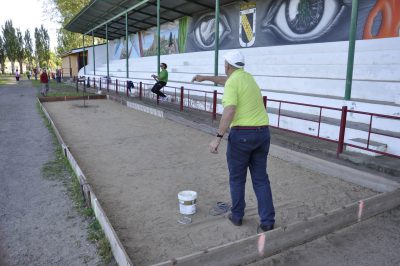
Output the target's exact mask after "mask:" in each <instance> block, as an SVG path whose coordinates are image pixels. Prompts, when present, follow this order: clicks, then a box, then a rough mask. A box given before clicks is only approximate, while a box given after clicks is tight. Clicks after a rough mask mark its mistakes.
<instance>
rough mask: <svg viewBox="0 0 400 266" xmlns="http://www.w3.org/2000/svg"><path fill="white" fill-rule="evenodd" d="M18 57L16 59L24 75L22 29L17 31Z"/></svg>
mask: <svg viewBox="0 0 400 266" xmlns="http://www.w3.org/2000/svg"><path fill="white" fill-rule="evenodd" d="M16 48H17V54H16V55H17V57H16V58H15V59H16V60H17V61H18V63H19V70H20V73H21V74H22V73H23V69H22V63H23V62H24V60H25V48H24V38H23V37H22V34H21V31H20V29H17V47H16Z"/></svg>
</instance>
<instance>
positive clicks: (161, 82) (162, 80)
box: [151, 63, 168, 100]
mask: <svg viewBox="0 0 400 266" xmlns="http://www.w3.org/2000/svg"><path fill="white" fill-rule="evenodd" d="M160 68H161V71H160V75H158V76H156V75H151V77H152V78H153V79H155V80H156V81H157V82H156V84H154V86H153V88H152V89H151V91H152V92H153V93H155V94H157V96H158V97H160V98H161V100H167V99H168V98H167V95H165V94H164V93H163V92H162V91H161V89H162V88H163V87H164V86H165V85H167V82H168V71H167V64H166V63H161V64H160Z"/></svg>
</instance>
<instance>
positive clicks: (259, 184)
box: [192, 51, 275, 232]
mask: <svg viewBox="0 0 400 266" xmlns="http://www.w3.org/2000/svg"><path fill="white" fill-rule="evenodd" d="M224 59H225V73H226V75H227V76H226V77H225V76H201V75H196V76H194V77H193V79H192V82H194V81H197V82H203V81H212V82H214V83H218V84H221V85H224V86H225V87H224V94H223V97H222V105H223V107H224V111H223V113H222V118H221V121H220V124H219V128H218V132H217V135H216V137H215V138H214V139H213V140H212V141H211V143H210V144H209V149H210V152H211V153H218V147H219V145H220V143H221V140H222V138H223V136H224V134H225V133H226V132H227V131H228V129H229V127H230V132H229V137H228V146H227V151H226V157H227V162H228V169H229V185H230V193H231V200H232V207H231V214H229V216H228V218H229V220H230V221H231V222H232V223H233V224H234V225H236V226H240V225H242V222H243V216H244V210H245V206H246V202H245V184H246V175H247V169H248V168H249V169H250V174H251V179H252V183H253V189H254V192H255V194H256V197H257V202H258V214H259V217H260V225H259V228H260V229H261V230H262V231H264V232H266V231H269V230H272V229H274V224H275V208H274V204H273V200H272V192H271V186H270V182H269V177H268V174H267V156H268V152H269V146H270V132H269V128H268V124H269V118H268V114H267V112H266V111H265V108H264V104H263V99H262V94H261V90H260V88H259V86H258V85H257V83H256V81H255V80H254V78H253V76H252V75H251V74H249V73H247V72H245V71H244V70H243V67H244V64H245V59H244V56H243V54H242V53H241V52H239V51H230V52H228V53H226V54H225V56H224Z"/></svg>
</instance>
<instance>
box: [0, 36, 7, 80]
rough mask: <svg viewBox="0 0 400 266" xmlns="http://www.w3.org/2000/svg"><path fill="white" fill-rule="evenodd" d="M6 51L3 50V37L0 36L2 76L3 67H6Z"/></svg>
mask: <svg viewBox="0 0 400 266" xmlns="http://www.w3.org/2000/svg"><path fill="white" fill-rule="evenodd" d="M6 57H7V55H6V50H5V48H4V40H3V37H2V36H0V67H1V73H2V74H4V71H5V67H6Z"/></svg>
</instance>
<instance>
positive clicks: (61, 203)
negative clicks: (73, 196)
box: [0, 81, 101, 266]
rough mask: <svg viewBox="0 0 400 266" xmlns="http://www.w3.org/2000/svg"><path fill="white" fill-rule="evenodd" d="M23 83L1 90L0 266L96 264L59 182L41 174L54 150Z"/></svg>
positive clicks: (31, 93) (83, 228)
mask: <svg viewBox="0 0 400 266" xmlns="http://www.w3.org/2000/svg"><path fill="white" fill-rule="evenodd" d="M35 95H36V89H33V88H31V87H30V83H28V82H27V81H25V82H21V83H20V84H19V85H6V86H0V265H2V266H3V265H5V266H6V265H98V263H99V262H101V259H100V258H99V256H98V255H97V254H96V253H97V251H96V247H95V245H94V244H91V243H89V242H88V241H87V240H86V239H87V230H86V227H87V221H84V220H83V219H82V217H81V216H79V214H78V213H77V212H76V210H75V209H74V208H73V203H72V202H71V200H70V199H69V197H68V195H67V190H66V187H65V185H63V180H57V181H54V180H53V181H50V180H45V179H43V178H42V176H41V167H42V165H43V164H44V163H46V162H48V161H50V160H53V159H54V146H53V144H52V139H51V136H50V134H49V132H48V130H47V129H46V127H45V125H44V121H43V119H42V118H41V117H40V115H39V114H38V112H37V110H36V106H35V104H36V101H35Z"/></svg>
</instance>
